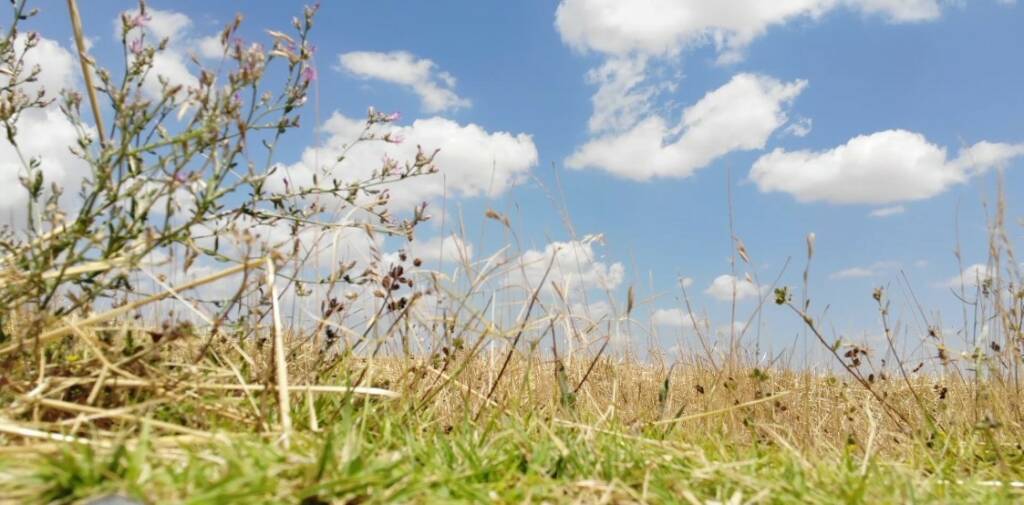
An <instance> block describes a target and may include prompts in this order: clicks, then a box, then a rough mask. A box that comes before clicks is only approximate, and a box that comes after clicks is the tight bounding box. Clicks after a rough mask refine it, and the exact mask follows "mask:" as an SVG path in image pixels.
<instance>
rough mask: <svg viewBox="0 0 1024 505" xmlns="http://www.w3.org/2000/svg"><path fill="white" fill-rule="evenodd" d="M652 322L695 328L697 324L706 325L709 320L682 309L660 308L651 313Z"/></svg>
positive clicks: (674, 326) (668, 325)
mask: <svg viewBox="0 0 1024 505" xmlns="http://www.w3.org/2000/svg"><path fill="white" fill-rule="evenodd" d="M651 323H653V324H654V325H655V326H666V327H669V328H683V329H693V328H694V327H695V326H699V327H705V326H707V321H706V320H705V319H703V318H702V317H701V316H698V315H696V314H692V315H691V314H690V313H689V312H687V311H684V310H682V309H658V310H656V311H654V314H652V315H651Z"/></svg>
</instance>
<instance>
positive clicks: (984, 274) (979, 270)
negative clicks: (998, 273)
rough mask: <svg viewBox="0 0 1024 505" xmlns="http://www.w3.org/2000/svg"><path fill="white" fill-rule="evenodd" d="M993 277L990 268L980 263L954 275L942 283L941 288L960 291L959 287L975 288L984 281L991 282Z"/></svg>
mask: <svg viewBox="0 0 1024 505" xmlns="http://www.w3.org/2000/svg"><path fill="white" fill-rule="evenodd" d="M993 277H995V275H994V272H993V271H992V268H991V267H989V266H988V265H983V264H981V263H975V264H973V265H971V266H969V267H967V268H965V269H964V271H963V272H961V273H960V275H954V276H953V277H950V278H949V279H947V280H946V282H944V283H942V285H943V286H946V287H949V288H953V289H960V287H961V286H963V287H965V288H977V287H978V286H980V285H982V284H983V283H985V282H986V281H990V280H992V278H993Z"/></svg>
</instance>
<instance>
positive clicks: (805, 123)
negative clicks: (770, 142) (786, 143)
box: [785, 117, 814, 137]
mask: <svg viewBox="0 0 1024 505" xmlns="http://www.w3.org/2000/svg"><path fill="white" fill-rule="evenodd" d="M813 127H814V121H813V120H811V118H809V117H802V118H800V119H797V120H796V121H794V122H792V123H790V124H789V126H787V127H786V130H785V132H786V133H787V134H789V135H792V136H794V137H806V136H807V135H808V134H810V133H811V129H812V128H813Z"/></svg>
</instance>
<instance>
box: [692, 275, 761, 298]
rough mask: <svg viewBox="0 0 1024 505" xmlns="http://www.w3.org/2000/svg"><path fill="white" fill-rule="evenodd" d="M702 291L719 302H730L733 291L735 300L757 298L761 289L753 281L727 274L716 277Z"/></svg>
mask: <svg viewBox="0 0 1024 505" xmlns="http://www.w3.org/2000/svg"><path fill="white" fill-rule="evenodd" d="M704 292H705V293H707V294H708V295H709V296H711V297H712V298H714V299H715V300H718V301H720V302H731V301H732V299H733V293H735V296H736V301H742V300H746V299H748V298H757V297H758V296H760V294H761V290H760V289H758V287H757V285H756V284H754V283H753V282H750V281H749V280H746V279H737V278H736V277H735V276H732V275H729V274H725V275H719V276H718V277H716V278H715V280H714V281H712V282H711V285H710V286H708V288H707V289H706V290H704Z"/></svg>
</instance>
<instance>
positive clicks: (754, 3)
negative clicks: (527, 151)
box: [555, 0, 941, 180]
mask: <svg viewBox="0 0 1024 505" xmlns="http://www.w3.org/2000/svg"><path fill="white" fill-rule="evenodd" d="M843 8H844V9H847V10H851V11H853V12H859V13H863V14H865V15H871V16H875V17H881V18H883V19H885V20H887V21H889V22H892V23H907V22H921V21H928V20H933V19H936V18H938V17H939V16H940V15H941V8H940V0H775V1H766V0H718V1H707V0H642V1H634V2H623V1H621V0H561V1H560V2H559V5H558V8H557V10H556V13H555V27H556V29H557V30H558V33H559V35H560V36H561V38H562V41H563V42H564V43H565V44H567V45H568V46H570V47H572V48H574V49H576V50H578V51H580V52H583V53H587V52H595V53H598V54H601V55H603V56H605V57H606V58H607V59H606V61H605V63H604V64H603V65H601V66H600V67H598V68H596V69H593V70H591V71H590V72H589V73H588V74H587V81H588V82H589V83H591V84H594V85H597V91H596V92H595V94H594V96H593V98H592V101H593V106H594V110H593V114H592V116H591V118H590V121H589V129H590V131H591V133H594V134H602V133H605V134H608V135H607V136H605V137H603V138H598V139H596V140H592V141H591V142H590V143H589V144H587V145H585V146H583V147H582V148H581V149H579V150H578V151H577V153H576V154H575V155H574V156H572V157H570V158H569V162H570V163H571V164H574V165H576V166H584V165H586V166H594V167H599V168H604V169H606V170H609V171H611V172H613V173H616V174H619V175H625V176H627V177H631V178H634V179H638V180H645V179H648V178H650V177H651V176H652V175H657V172H658V170H661V171H664V172H670V173H672V175H676V176H686V175H689V174H690V173H692V172H693V170H695V169H696V168H700V167H701V166H704V165H705V164H706V163H707V162H708V161H707V160H709V159H713V158H714V157H716V156H720V155H721V154H723V152H728V150H724V151H722V149H723V148H724V147H725V146H717V148H718V150H716V146H712V147H711V148H702V147H701V146H698V148H696V149H692V148H691V147H692V146H682V145H678V143H672V140H671V137H673V136H674V135H675V133H677V132H676V130H677V129H681V128H682V126H680V127H676V128H673V127H670V126H669V123H670V121H666V120H665V119H664V118H663V117H657V115H656V114H654V113H653V112H654V111H655V103H654V102H655V101H656V99H657V97H658V96H659V95H660V94H661V93H662V92H663V91H664V90H666V89H667V90H674V89H675V88H676V86H677V85H678V81H679V77H678V75H675V76H672V77H670V78H653V77H652V76H654V75H657V72H658V70H659V69H662V68H663V67H664V64H665V63H671V62H672V61H673V60H674V59H676V58H677V57H678V56H679V55H680V54H682V53H683V52H685V51H686V50H688V49H692V48H694V47H698V46H706V45H713V46H714V48H715V51H716V52H717V54H718V63H719V64H732V63H736V62H738V61H740V60H742V59H743V54H744V51H745V49H746V48H747V46H748V45H749V44H750V43H751V42H752V41H753V40H754V39H756V38H758V37H760V36H761V35H763V34H764V33H766V32H767V31H768V29H769V28H771V27H773V26H778V25H783V24H786V23H790V22H793V21H796V20H811V21H813V20H816V19H819V18H821V17H822V16H823V15H825V14H827V13H829V12H832V11H835V10H837V9H843ZM652 81H653V82H652ZM784 122H785V121H783V123H784ZM779 126H781V124H780V125H777V126H775V128H778V127H779ZM775 128H772V129H771V131H774V129H775ZM810 130H811V122H810V120H805V119H801V120H800V121H797V122H796V123H794V124H792V125H790V126H789V127H788V128H787V129H786V130H785V132H786V133H787V134H790V135H794V136H798V137H801V136H804V135H807V134H808V133H810ZM740 131H741V132H743V133H749V130H745V129H741V130H740ZM752 143H753V145H755V146H757V148H763V146H764V141H763V140H760V137H755V138H754V140H753V141H752ZM665 144H668V145H667V146H666V145H665ZM743 145H746V144H741V147H735V148H734V149H750V148H748V147H742V146H743ZM673 147H675V149H673ZM683 147H686V148H687V149H685V150H684V149H683ZM623 152H625V153H628V155H623V154H621V153H623ZM681 152H696V153H697V154H696V155H694V156H695V158H696V159H678V158H680V157H684V158H685V156H684V155H682V154H680V153H681ZM633 155H640V157H639V158H637V159H636V160H635V161H634V160H633V159H632V158H633ZM702 156H703V157H704V158H706V159H705V160H702V159H701V157H702ZM638 165H639V168H637V166H638ZM665 165H668V166H671V167H672V168H665ZM651 166H654V167H658V168H657V169H651V168H649V167H651Z"/></svg>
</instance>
